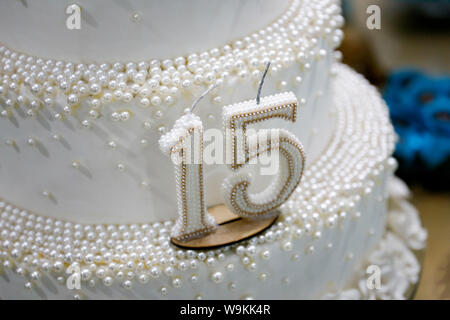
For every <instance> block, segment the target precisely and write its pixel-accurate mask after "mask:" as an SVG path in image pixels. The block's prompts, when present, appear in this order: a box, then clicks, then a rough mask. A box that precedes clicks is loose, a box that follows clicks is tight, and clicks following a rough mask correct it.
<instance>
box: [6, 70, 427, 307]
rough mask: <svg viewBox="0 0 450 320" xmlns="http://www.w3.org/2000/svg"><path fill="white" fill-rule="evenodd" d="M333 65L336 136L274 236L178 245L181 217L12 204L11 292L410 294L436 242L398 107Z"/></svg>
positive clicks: (309, 169)
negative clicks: (403, 173)
mask: <svg viewBox="0 0 450 320" xmlns="http://www.w3.org/2000/svg"><path fill="white" fill-rule="evenodd" d="M332 73H333V75H334V77H333V80H332V98H331V99H330V101H332V102H333V108H332V114H331V115H330V116H332V117H334V118H335V120H336V126H335V128H336V129H335V130H336V131H335V134H334V136H333V139H332V140H331V141H330V143H329V145H328V146H327V148H326V149H325V150H324V151H323V153H322V156H321V157H319V158H318V159H317V160H316V161H315V162H313V163H307V164H306V168H305V173H304V178H303V181H302V183H301V185H300V186H299V187H298V188H297V190H296V191H295V193H294V194H293V195H292V197H291V198H290V199H289V201H288V202H287V203H285V204H284V205H283V207H282V214H281V215H280V217H279V218H278V220H277V222H276V223H275V224H274V225H273V226H272V227H270V228H269V229H267V230H266V231H264V232H263V233H262V234H260V235H258V236H256V237H254V238H252V239H250V240H246V241H244V242H241V243H238V244H235V245H231V246H228V247H224V248H220V249H216V250H208V251H193V250H183V249H179V248H177V247H175V246H173V245H171V244H170V239H169V230H170V227H171V226H172V224H173V221H166V222H161V223H152V224H139V225H138V224H135V225H82V224H75V223H71V222H66V221H61V220H55V219H50V218H46V217H45V216H41V215H39V214H35V213H31V212H29V211H26V210H23V209H19V208H18V207H15V206H14V205H12V204H9V203H8V202H7V200H4V201H0V212H1V216H0V262H1V267H0V298H1V299H73V298H75V299H194V298H197V299H200V298H204V299H317V298H328V299H329V298H331V299H338V298H395V299H398V298H403V297H404V294H405V292H406V289H407V287H408V286H409V284H410V283H414V281H417V278H418V274H419V269H420V267H419V265H418V262H417V260H416V258H415V257H414V255H413V254H412V253H411V251H410V249H411V248H412V249H419V248H421V247H423V246H424V242H425V239H426V232H425V231H424V230H423V229H422V227H421V225H420V221H419V219H418V216H417V213H416V212H415V210H414V208H412V207H411V206H410V205H409V204H408V203H407V202H406V200H405V198H406V196H407V188H406V187H405V186H404V185H402V183H401V182H399V181H398V180H394V179H393V178H392V176H393V170H394V169H395V160H393V159H392V158H391V154H392V152H393V148H394V141H395V136H394V133H393V130H392V127H391V125H390V122H389V117H388V113H387V108H386V106H385V104H384V102H383V101H382V99H381V98H380V96H379V94H378V92H377V91H376V89H375V88H373V87H372V86H370V85H369V84H368V83H367V81H365V80H364V79H363V78H362V77H361V76H360V75H357V74H356V73H354V72H353V71H352V70H351V69H349V68H348V67H346V66H343V65H335V66H334V68H333V70H332ZM29 209H32V208H29ZM369 265H375V266H377V267H379V268H380V271H381V274H380V277H381V279H380V280H381V287H379V288H374V289H369V287H370V286H367V283H366V282H367V281H366V280H367V277H368V275H367V274H366V268H367V266H369ZM78 284H80V287H79V288H77V287H78Z"/></svg>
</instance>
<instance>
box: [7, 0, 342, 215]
mask: <svg viewBox="0 0 450 320" xmlns="http://www.w3.org/2000/svg"><path fill="white" fill-rule="evenodd" d="M130 2H131V3H132V4H130ZM185 2H187V3H189V5H190V6H189V7H187V5H186V4H185ZM77 3H78V5H80V7H81V29H80V30H68V29H67V28H66V25H65V22H66V19H67V17H68V15H66V14H65V8H66V7H67V6H68V5H70V3H67V2H66V3H64V5H63V4H61V1H57V2H56V1H44V0H36V1H0V43H1V44H0V142H1V143H0V197H1V198H3V199H5V200H8V201H10V202H11V203H14V204H16V205H17V206H20V207H23V208H24V209H28V210H32V211H34V212H36V213H39V214H42V215H45V216H48V217H54V218H58V219H62V220H68V221H73V222H80V223H147V222H153V221H162V220H167V219H175V218H176V217H177V203H176V197H175V196H174V191H175V181H174V180H175V179H174V177H173V175H174V170H173V164H172V163H171V161H169V160H168V158H167V157H166V156H164V155H163V154H162V153H161V152H160V150H159V145H158V140H159V138H160V136H161V134H163V133H165V132H166V131H167V130H169V129H170V128H171V127H172V126H173V124H174V122H175V121H176V120H177V119H178V118H179V117H180V116H181V115H183V114H184V110H185V109H186V108H187V107H189V106H191V105H192V103H193V101H194V100H195V99H196V98H198V97H199V96H200V95H201V94H202V92H204V91H205V90H206V89H207V88H208V87H210V86H211V85H216V87H215V88H214V90H212V91H211V92H210V93H209V95H208V96H207V97H205V99H204V100H202V102H201V103H200V104H199V106H198V107H197V108H196V109H195V113H196V115H198V116H199V117H200V119H201V120H202V122H203V124H204V127H205V130H207V129H216V131H217V130H219V131H220V130H221V129H223V122H222V107H223V106H226V105H230V104H234V103H237V102H240V101H246V100H250V99H254V98H255V97H256V92H257V85H258V83H259V81H260V80H261V76H262V73H263V72H264V68H265V66H266V64H267V62H269V61H270V62H271V68H270V70H269V72H268V74H267V78H266V80H265V82H264V88H263V96H267V95H273V94H277V93H280V92H287V91H291V92H293V93H294V94H295V96H296V97H297V99H298V102H299V108H298V115H297V118H296V122H295V123H294V122H291V123H286V122H285V121H282V120H280V119H271V120H270V124H267V126H268V127H270V128H284V129H286V130H289V131H291V132H292V133H293V134H295V136H296V137H298V139H299V140H300V141H301V143H302V144H303V146H304V150H305V152H306V154H307V160H306V166H308V164H309V163H311V162H312V161H314V160H315V159H317V158H318V157H319V156H320V155H321V153H322V152H323V150H324V148H325V147H326V145H327V143H328V141H329V140H330V138H331V137H332V136H333V134H334V128H335V125H336V123H335V119H334V118H333V116H332V115H330V112H331V107H332V97H331V96H330V92H329V90H328V83H329V81H328V80H329V75H330V72H332V70H331V66H332V65H333V63H334V61H335V56H334V50H335V48H336V47H337V46H338V45H339V43H340V41H341V39H342V36H343V35H342V31H341V30H340V27H341V25H342V23H343V18H342V16H341V15H340V7H339V1H338V0H314V1H312V0H311V1H304V2H302V1H299V0H292V1H289V3H286V2H285V1H268V0H262V1H255V0H249V1H245V5H244V4H241V5H239V3H241V2H238V1H236V0H230V1H226V2H224V1H200V0H197V1H181V0H176V1H175V0H172V1H170V2H167V1H166V2H159V1H146V2H144V1H142V2H141V1H128V2H127V1H120V2H119V1H108V2H106V1H103V0H102V1H100V0H98V1H87V2H86V3H84V2H83V1H79V2H77ZM99 3H105V6H103V7H102V9H101V10H100V7H101V6H100V5H97V4H99ZM106 3H107V5H106ZM242 3H244V2H243V1H242ZM126 4H129V5H126ZM138 4H140V5H138ZM40 5H41V6H40ZM133 6H134V7H133ZM160 7H161V8H160ZM172 7H173V8H175V7H176V8H178V11H174V10H170V8H172ZM153 8H157V9H154V10H153ZM258 8H259V9H258ZM219 9H220V10H219ZM121 10H122V11H121ZM155 10H156V11H157V12H158V13H159V14H157V15H156V16H155V19H154V20H152V19H150V18H149V17H152V16H153V12H154V11H155ZM158 10H159V11H158ZM29 12H33V14H31V13H29ZM121 12H122V13H121ZM180 12H181V13H180ZM214 12H219V13H218V14H215V13H214ZM234 12H238V13H234ZM135 13H137V15H135ZM120 14H122V15H123V21H124V22H123V23H122V20H121V19H122V18H119V16H120ZM147 14H148V16H147ZM25 15H27V16H25ZM28 15H30V16H28ZM39 17H41V18H39ZM44 17H45V18H44ZM132 17H134V20H133V19H132ZM176 17H178V18H179V22H177V23H176V24H175V22H174V19H176ZM222 17H225V18H222ZM52 19H53V20H52ZM57 19H60V20H57ZM130 19H131V20H130ZM147 19H149V20H147ZM211 20H212V21H213V23H212V24H211V26H210V27H209V26H208V24H209V23H210V22H211ZM57 21H59V23H57ZM103 21H105V22H104V23H103ZM106 21H109V23H107V22H106ZM149 21H151V23H150V22H149ZM177 21H178V20H177ZM146 23H149V24H148V25H147V24H146ZM2 24H6V25H7V26H8V28H4V25H2ZM56 24H58V27H56V26H55V25H56ZM114 24H116V25H117V28H116V26H115V25H114ZM110 25H111V26H110ZM119 25H120V27H118V26H119ZM122 25H123V26H122ZM51 26H54V27H51ZM104 26H105V27H104ZM132 26H135V27H132ZM149 26H151V27H149ZM201 26H203V27H201ZM105 28H106V29H105ZM132 28H136V30H140V31H136V32H133V31H131V29H132ZM197 29H201V30H200V31H198V32H197V31H196V30H197ZM105 30H109V31H108V32H107V31H105ZM169 30H170V31H169ZM147 33H148V37H147ZM171 33H173V37H172V34H171ZM112 34H114V35H115V36H114V39H118V41H111V39H110V38H109V36H108V35H112ZM124 34H125V35H126V36H122V35H124ZM144 34H146V41H143V40H142V37H143V35H144ZM157 34H158V35H159V37H157V38H155V40H151V39H152V37H156V35H157ZM101 35H103V36H104V37H103V38H102V37H101ZM65 36H67V38H65ZM136 39H137V40H136ZM135 41H136V42H135ZM169 51H170V52H169ZM80 61H82V62H80ZM254 127H255V128H257V129H258V128H265V127H264V125H263V124H255V125H254ZM256 167H258V166H255V172H256V173H257V171H256V169H257V168H256ZM228 174H229V172H228V169H227V168H226V166H225V165H223V164H217V165H216V164H211V165H208V166H206V168H205V175H204V177H205V188H206V189H207V190H208V191H209V192H208V193H207V195H206V204H207V205H208V206H212V205H216V204H220V203H223V199H222V197H221V195H220V192H219V190H220V186H221V184H222V181H223V180H224V178H225V177H227V176H228ZM255 185H259V184H258V183H255ZM261 185H262V184H261ZM265 185H266V184H265ZM256 191H258V190H256Z"/></svg>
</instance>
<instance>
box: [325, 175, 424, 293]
mask: <svg viewBox="0 0 450 320" xmlns="http://www.w3.org/2000/svg"><path fill="white" fill-rule="evenodd" d="M388 186H389V189H388V190H389V201H388V213H387V219H386V224H387V225H386V232H385V233H384V235H383V237H382V239H381V240H380V242H379V243H378V245H377V247H376V248H375V249H374V250H373V251H372V252H371V253H370V254H369V255H368V256H367V257H366V259H365V260H364V261H363V262H362V264H361V267H360V268H359V271H358V272H357V274H356V276H355V279H356V280H354V281H353V282H352V283H351V285H350V286H348V287H347V288H346V289H344V290H342V291H339V292H331V293H326V294H324V295H323V296H322V297H321V298H322V299H332V300H375V299H381V300H388V299H389V300H392V299H394V300H404V299H407V298H408V297H407V295H408V292H409V291H410V287H411V286H412V285H415V284H416V283H417V282H418V281H419V276H420V269H421V265H420V263H419V261H418V259H417V257H416V255H415V254H414V252H413V251H415V250H421V249H424V248H425V245H426V240H427V231H426V230H425V229H424V228H423V226H422V224H421V221H420V218H419V214H418V211H417V209H416V208H415V207H414V206H413V205H412V204H410V203H409V201H408V199H409V197H410V194H411V193H410V191H409V189H408V187H407V186H406V184H405V183H404V182H403V181H402V180H400V179H399V178H397V177H394V176H393V177H392V178H390V180H389V183H388ZM371 265H376V266H378V267H379V270H380V280H381V283H380V284H381V286H380V288H379V289H369V288H368V286H367V279H368V277H369V274H368V273H366V270H367V268H368V267H369V266H371Z"/></svg>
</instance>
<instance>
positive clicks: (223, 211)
mask: <svg viewBox="0 0 450 320" xmlns="http://www.w3.org/2000/svg"><path fill="white" fill-rule="evenodd" d="M208 212H209V214H210V215H212V216H213V217H214V218H215V219H216V222H217V224H218V225H219V226H218V228H217V229H216V230H215V231H214V232H212V233H210V234H208V235H206V236H204V237H202V238H197V239H192V240H188V241H180V240H177V239H174V238H171V242H172V243H173V244H174V245H176V246H178V247H180V248H184V249H191V250H202V249H211V248H218V247H222V246H226V245H230V244H233V243H237V242H240V241H243V240H246V239H249V238H251V237H253V236H255V235H257V234H259V233H261V232H262V231H264V230H266V229H267V228H269V227H270V226H271V225H272V224H273V223H274V222H275V221H276V220H277V218H278V215H276V216H274V217H270V218H266V219H258V220H249V219H243V218H241V217H239V216H238V215H236V214H234V213H233V212H231V211H230V210H229V209H228V208H227V207H226V206H225V205H217V206H214V207H211V208H208Z"/></svg>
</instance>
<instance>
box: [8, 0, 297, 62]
mask: <svg viewBox="0 0 450 320" xmlns="http://www.w3.org/2000/svg"><path fill="white" fill-rule="evenodd" d="M289 2H290V1H289V0H276V1H273V0H246V1H240V0H227V1H226V2H224V1H222V0H215V1H212V0H195V1H185V0H171V1H165V0H151V1H148V0H133V1H110V0H100V1H99V0H96V1H84V0H80V1H76V2H70V1H53V0H33V1H1V2H0V42H2V43H4V44H6V45H8V46H11V47H12V48H15V49H17V50H19V51H22V52H26V53H30V54H33V55H37V56H41V57H45V58H50V59H61V60H72V61H74V62H77V63H78V62H93V61H97V62H114V61H121V60H122V61H123V60H125V61H128V60H130V61H139V60H148V59H167V58H175V57H177V56H182V55H187V54H191V53H194V52H199V51H203V50H209V49H211V48H214V47H217V46H221V45H223V44H224V43H228V42H231V41H234V40H236V39H238V38H240V37H242V36H245V35H247V34H249V33H251V32H254V31H257V30H259V29H261V28H263V27H265V26H266V25H267V24H269V23H271V22H273V21H274V20H275V19H276V18H278V17H279V16H280V15H281V14H283V12H284V11H285V10H286V9H287V7H288V5H289ZM72 3H76V4H78V5H79V6H80V7H81V23H80V29H79V30H76V29H75V30H70V29H68V28H67V27H66V20H67V19H68V17H69V15H68V14H66V8H67V7H68V6H69V5H71V4H72ZM135 13H138V14H139V17H140V19H139V21H135V20H134V19H133V14H135ZM25 22H26V23H25ZM99 59H101V60H99Z"/></svg>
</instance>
